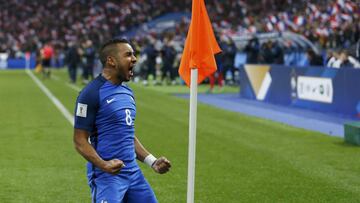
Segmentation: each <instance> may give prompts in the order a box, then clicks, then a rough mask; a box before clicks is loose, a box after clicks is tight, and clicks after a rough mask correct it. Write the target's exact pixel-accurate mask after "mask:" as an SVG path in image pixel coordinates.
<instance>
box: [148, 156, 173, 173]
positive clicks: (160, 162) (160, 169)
mask: <svg viewBox="0 0 360 203" xmlns="http://www.w3.org/2000/svg"><path fill="white" fill-rule="evenodd" d="M170 167H171V164H170V161H169V160H167V159H166V158H165V157H160V158H158V159H156V161H155V162H154V164H153V165H152V168H153V169H154V171H155V172H157V173H160V174H163V173H166V172H168V171H169V170H170Z"/></svg>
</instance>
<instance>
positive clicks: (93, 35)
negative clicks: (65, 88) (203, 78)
mask: <svg viewBox="0 0 360 203" xmlns="http://www.w3.org/2000/svg"><path fill="white" fill-rule="evenodd" d="M206 3H207V9H208V12H209V16H210V18H211V20H212V22H213V27H214V30H215V32H216V34H217V35H218V37H219V41H220V44H222V45H223V46H225V45H226V44H227V43H230V42H229V41H231V40H232V39H236V38H238V37H239V36H240V37H244V36H245V37H246V36H247V38H249V39H254V40H255V39H256V38H258V36H259V35H261V34H262V33H269V32H270V33H277V34H278V35H282V34H283V33H294V34H298V35H300V36H302V37H304V38H305V39H307V40H308V41H310V42H311V43H312V45H313V46H314V47H315V48H316V49H314V48H312V49H313V50H319V51H315V55H313V56H311V57H312V58H313V59H312V60H309V58H308V57H309V56H310V55H309V53H311V54H313V53H312V52H309V47H308V46H306V47H303V46H300V47H299V46H297V44H298V43H297V42H295V41H294V40H284V39H283V38H276V39H275V40H274V39H273V38H269V39H266V38H264V39H263V40H261V41H259V44H255V45H254V46H255V47H252V46H250V45H251V44H250V43H249V44H248V45H249V46H246V45H244V46H239V44H237V51H238V53H239V54H245V55H247V57H246V58H247V59H248V60H250V61H252V63H262V64H264V63H265V64H285V65H293V64H295V65H311V64H310V61H311V63H313V62H314V58H321V59H320V60H321V61H322V64H323V65H325V64H327V59H328V58H330V57H329V55H328V54H327V53H328V52H329V51H330V50H332V51H334V50H335V51H341V50H343V49H345V50H347V52H348V53H350V55H352V56H353V58H354V59H355V60H359V57H360V56H359V54H358V53H359V50H358V49H359V44H360V42H359V33H360V31H359V30H360V28H359V6H358V5H357V4H356V3H355V2H353V1H348V0H318V1H293V0H257V1H246V0H228V1H220V0H214V1H207V2H206ZM1 5H2V6H1V9H2V12H0V19H1V21H0V53H4V52H5V53H7V55H8V57H9V58H21V57H24V53H25V52H27V51H30V52H32V53H36V52H37V50H38V49H40V48H41V47H42V46H43V44H45V43H49V42H50V43H51V44H52V45H53V46H54V47H55V58H59V59H60V60H63V59H64V57H65V53H66V51H67V50H68V49H69V48H70V45H71V44H73V43H82V42H84V41H86V40H88V39H90V40H91V41H93V42H94V46H95V47H98V46H99V45H100V44H101V43H102V42H103V41H105V40H106V39H108V38H111V37H115V36H122V35H124V34H125V33H126V32H128V31H129V30H132V29H134V28H136V27H142V28H144V25H146V23H147V22H151V21H153V20H154V19H157V18H158V17H161V16H164V15H167V14H171V13H177V12H184V13H187V15H189V13H190V9H191V0H185V1H168V0H151V1H144V0H132V1H131V0H125V1H99V0H89V1H74V0H65V1H57V0H50V1H47V3H46V4H45V3H43V1H38V0H35V1H24V0H10V1H1ZM290 5H291V6H290ZM13 11H16V12H13ZM254 14H256V15H254ZM188 23H189V19H188V18H186V17H184V18H182V19H181V21H180V22H179V23H177V24H176V25H175V29H174V30H172V31H171V32H169V31H168V30H161V32H158V31H157V30H155V31H154V30H148V32H144V33H145V34H143V35H139V33H137V34H135V35H133V36H130V37H131V38H132V39H133V41H134V44H135V45H136V46H135V47H137V51H138V52H139V53H141V54H142V55H143V54H144V53H145V52H148V51H149V49H146V50H145V48H144V47H150V46H152V45H149V43H151V44H153V45H154V49H155V53H153V54H155V55H156V56H159V55H160V53H162V52H163V51H162V47H163V45H164V44H165V43H168V44H170V46H172V47H173V48H174V49H175V51H176V52H177V53H178V54H179V53H180V52H181V50H182V46H181V45H182V44H183V43H184V40H185V36H186V31H187V27H188ZM13 25H17V26H13ZM145 27H146V26H145ZM144 29H146V28H144ZM279 33H280V34H279ZM250 41H251V40H247V42H250ZM79 46H81V44H80V45H79ZM140 47H142V48H143V49H142V50H141V49H140ZM224 50H225V49H224ZM307 53H308V54H307ZM155 55H153V56H155ZM162 56H164V54H162ZM160 57H161V56H160ZM174 57H175V59H174V61H173V65H174V66H176V65H177V64H178V59H179V58H180V56H178V55H176V56H174ZM238 57H240V58H243V57H242V56H238ZM144 58H146V57H144ZM170 58H173V57H170ZM159 59H160V58H159ZM273 59H274V60H273ZM165 60H166V59H165ZM160 61H161V62H164V60H158V62H160ZM317 61H319V60H317ZM248 62H249V61H248ZM148 63H150V64H151V63H152V62H148ZM59 64H62V63H59ZM316 64H321V63H319V62H317V63H316ZM348 64H349V65H351V64H353V63H348ZM355 64H356V63H355ZM147 65H148V64H147ZM147 65H146V64H145V65H144V66H143V67H145V68H147V69H149V67H147ZM352 66H355V65H352ZM140 71H141V70H140ZM149 72H150V73H153V75H156V74H155V72H154V71H153V70H151V71H145V72H144V71H142V72H141V74H142V75H143V76H144V77H146V76H147V75H148V74H149ZM225 75H226V74H225ZM232 75H233V74H232Z"/></svg>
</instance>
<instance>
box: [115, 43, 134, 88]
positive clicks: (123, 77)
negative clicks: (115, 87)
mask: <svg viewBox="0 0 360 203" xmlns="http://www.w3.org/2000/svg"><path fill="white" fill-rule="evenodd" d="M117 49H118V52H117V55H116V57H115V59H116V67H115V69H116V73H117V77H118V79H119V80H120V81H125V82H127V81H129V80H130V79H131V78H132V77H133V76H134V71H133V69H134V67H135V64H136V57H135V55H134V50H133V49H132V47H131V46H130V44H126V43H120V44H118V45H117Z"/></svg>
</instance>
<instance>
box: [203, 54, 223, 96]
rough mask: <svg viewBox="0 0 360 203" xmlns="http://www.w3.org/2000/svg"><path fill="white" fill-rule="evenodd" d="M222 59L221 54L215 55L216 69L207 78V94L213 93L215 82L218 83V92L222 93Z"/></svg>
mask: <svg viewBox="0 0 360 203" xmlns="http://www.w3.org/2000/svg"><path fill="white" fill-rule="evenodd" d="M222 58H223V53H219V54H216V55H215V60H216V66H217V69H216V71H215V72H214V73H213V74H211V75H210V76H209V83H210V88H209V89H208V91H207V93H213V91H214V87H215V82H216V81H217V82H218V85H219V89H220V91H222V89H223V87H224V76H223V64H222V60H223V59H222Z"/></svg>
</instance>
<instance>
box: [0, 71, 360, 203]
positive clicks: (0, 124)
mask: <svg viewBox="0 0 360 203" xmlns="http://www.w3.org/2000/svg"><path fill="white" fill-rule="evenodd" d="M54 76H55V77H53V78H52V79H50V80H42V82H43V83H44V84H45V85H46V87H48V88H49V90H50V91H51V92H52V93H53V94H54V95H55V96H56V97H57V98H58V99H59V100H60V101H61V102H62V103H63V104H64V105H65V107H66V108H67V109H68V110H69V111H70V112H73V108H74V102H75V99H76V96H77V94H78V93H77V91H75V90H73V89H71V88H70V87H69V86H68V85H67V74H66V71H65V70H58V71H54ZM39 78H40V79H41V77H39ZM79 86H80V85H79ZM130 86H131V87H132V88H133V90H134V92H135V96H136V103H137V118H136V123H135V128H136V134H137V136H138V137H139V138H140V140H141V141H142V143H143V144H144V145H145V146H146V147H147V148H148V149H149V150H150V151H151V152H152V153H153V154H154V155H156V156H159V155H165V156H166V157H168V158H169V159H170V160H171V162H172V165H173V167H172V169H171V172H170V173H168V174H165V175H159V174H155V173H154V172H153V171H152V170H151V169H150V168H148V167H147V166H144V165H143V164H140V165H141V167H142V169H143V172H144V174H145V176H146V178H147V179H148V181H149V182H150V184H151V185H152V187H153V189H154V191H155V193H156V195H157V197H158V200H159V202H160V203H184V202H186V187H187V150H188V115H189V113H188V109H189V107H188V106H189V104H188V100H185V99H181V98H177V97H174V96H172V95H171V94H170V93H176V92H184V91H188V90H187V89H186V87H144V86H142V85H139V84H134V83H131V84H130ZM206 88H207V87H206V86H201V87H200V91H206ZM225 91H226V92H231V91H237V90H234V89H233V88H227V89H225ZM197 125H198V128H197V153H196V178H195V183H196V184H195V202H196V203H232V202H234V203H238V202H334V203H335V202H336V203H337V202H344V203H345V202H360V159H359V157H360V149H359V148H358V147H355V146H351V145H347V144H344V142H343V140H342V139H341V138H337V137H330V136H327V135H323V134H320V133H316V132H312V131H307V130H302V129H297V128H293V127H289V126H286V125H283V124H279V123H275V122H272V121H268V120H263V119H258V118H254V117H249V116H245V115H241V114H238V113H234V112H229V111H225V110H221V109H218V108H215V107H212V106H208V105H204V104H200V103H199V104H198V123H197ZM72 131H73V130H72V126H71V125H70V123H69V122H68V121H67V120H66V119H65V118H64V116H63V115H62V114H61V113H60V111H59V110H58V109H57V108H56V107H55V106H54V104H53V103H52V102H51V101H50V100H49V99H48V98H47V97H46V96H45V94H44V93H43V92H42V91H41V90H40V89H39V88H38V87H37V86H36V84H35V83H34V82H33V81H32V79H31V78H30V77H29V76H28V75H27V74H26V73H25V71H23V70H17V71H0V144H1V146H0V202H5V203H7V202H34V203H38V202H74V203H78V202H79V203H82V202H90V191H89V188H88V186H87V180H86V177H85V174H86V172H85V163H86V162H85V160H84V159H83V158H82V157H80V155H79V154H78V153H77V152H76V151H75V149H74V147H73V143H72Z"/></svg>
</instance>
